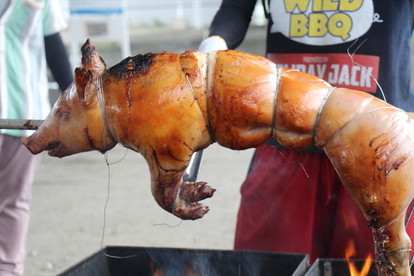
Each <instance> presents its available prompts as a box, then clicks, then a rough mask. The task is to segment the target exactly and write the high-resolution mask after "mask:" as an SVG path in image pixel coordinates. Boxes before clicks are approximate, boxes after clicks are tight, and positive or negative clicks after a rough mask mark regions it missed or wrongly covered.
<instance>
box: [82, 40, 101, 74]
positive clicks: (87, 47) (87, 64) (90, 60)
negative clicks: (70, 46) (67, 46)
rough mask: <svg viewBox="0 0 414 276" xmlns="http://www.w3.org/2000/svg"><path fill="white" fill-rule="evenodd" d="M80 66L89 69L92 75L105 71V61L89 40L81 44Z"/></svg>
mask: <svg viewBox="0 0 414 276" xmlns="http://www.w3.org/2000/svg"><path fill="white" fill-rule="evenodd" d="M81 52H82V66H83V68H85V69H87V70H91V71H92V72H93V74H94V75H102V74H103V73H104V72H105V71H106V64H105V61H104V60H103V59H102V58H101V57H100V56H99V55H98V52H96V50H95V45H93V43H92V42H90V40H89V39H88V40H86V42H85V43H84V44H83V45H82V48H81Z"/></svg>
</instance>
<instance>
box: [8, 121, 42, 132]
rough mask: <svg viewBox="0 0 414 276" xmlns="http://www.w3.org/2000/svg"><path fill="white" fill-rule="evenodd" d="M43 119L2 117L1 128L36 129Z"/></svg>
mask: <svg viewBox="0 0 414 276" xmlns="http://www.w3.org/2000/svg"><path fill="white" fill-rule="evenodd" d="M42 123H43V120H26V119H0V129H29V130H36V129H38V128H39V126H40V125H41V124H42Z"/></svg>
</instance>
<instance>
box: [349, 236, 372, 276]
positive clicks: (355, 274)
mask: <svg viewBox="0 0 414 276" xmlns="http://www.w3.org/2000/svg"><path fill="white" fill-rule="evenodd" d="M355 253H356V250H355V244H354V241H353V240H350V241H349V242H348V246H347V247H346V251H345V258H346V261H347V262H348V267H349V273H350V275H351V276H366V275H368V273H369V270H370V268H371V265H372V261H373V260H372V256H371V254H368V256H367V258H366V259H365V263H364V265H363V267H362V269H361V271H358V269H357V268H356V266H355V263H353V262H352V261H350V260H349V259H350V258H351V257H352V256H354V255H355Z"/></svg>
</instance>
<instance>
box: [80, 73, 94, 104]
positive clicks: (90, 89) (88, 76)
mask: <svg viewBox="0 0 414 276" xmlns="http://www.w3.org/2000/svg"><path fill="white" fill-rule="evenodd" d="M75 84H76V93H77V96H78V98H79V100H80V101H81V103H82V104H84V105H88V104H89V103H91V101H92V99H93V97H94V95H95V91H96V88H97V87H96V85H95V84H97V80H96V79H95V78H94V74H93V72H92V71H91V70H87V69H85V68H83V67H78V68H76V69H75Z"/></svg>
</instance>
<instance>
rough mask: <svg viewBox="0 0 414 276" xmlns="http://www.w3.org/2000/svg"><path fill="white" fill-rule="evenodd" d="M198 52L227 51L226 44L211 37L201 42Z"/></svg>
mask: <svg viewBox="0 0 414 276" xmlns="http://www.w3.org/2000/svg"><path fill="white" fill-rule="evenodd" d="M198 50H199V51H201V52H204V53H210V52H215V51H219V50H227V43H226V41H225V40H224V39H223V38H222V37H220V36H218V35H213V36H210V37H207V38H206V39H204V40H203V41H201V43H200V46H199V47H198Z"/></svg>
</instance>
